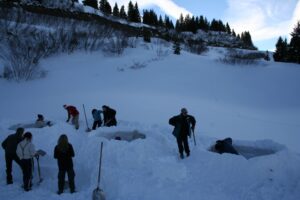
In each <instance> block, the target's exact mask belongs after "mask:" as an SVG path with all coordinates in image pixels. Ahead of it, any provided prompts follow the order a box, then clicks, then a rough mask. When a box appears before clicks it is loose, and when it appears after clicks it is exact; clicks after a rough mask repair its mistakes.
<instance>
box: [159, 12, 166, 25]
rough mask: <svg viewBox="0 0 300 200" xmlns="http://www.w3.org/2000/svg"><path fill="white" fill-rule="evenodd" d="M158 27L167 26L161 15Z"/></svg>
mask: <svg viewBox="0 0 300 200" xmlns="http://www.w3.org/2000/svg"><path fill="white" fill-rule="evenodd" d="M158 26H160V27H164V26H165V22H164V21H163V19H162V16H161V15H159V19H158Z"/></svg>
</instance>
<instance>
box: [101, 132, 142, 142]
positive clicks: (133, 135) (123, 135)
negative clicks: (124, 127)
mask: <svg viewBox="0 0 300 200" xmlns="http://www.w3.org/2000/svg"><path fill="white" fill-rule="evenodd" d="M102 136H103V137H105V138H107V139H109V140H112V139H113V140H125V141H128V142H131V141H133V140H137V139H145V138H146V135H145V134H143V133H140V132H138V131H137V130H134V131H116V132H110V133H105V134H103V135H102Z"/></svg>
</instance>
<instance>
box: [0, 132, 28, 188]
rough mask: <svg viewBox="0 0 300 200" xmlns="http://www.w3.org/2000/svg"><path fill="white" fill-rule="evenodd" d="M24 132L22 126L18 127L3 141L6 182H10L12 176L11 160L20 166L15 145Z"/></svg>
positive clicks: (20, 139)
mask: <svg viewBox="0 0 300 200" xmlns="http://www.w3.org/2000/svg"><path fill="white" fill-rule="evenodd" d="M23 133H24V129H23V128H18V129H17V131H16V133H14V134H11V135H9V136H8V137H7V138H6V139H5V140H4V141H3V142H2V148H3V149H4V150H5V161H6V183H7V184H12V183H13V177H12V162H13V161H15V162H16V163H17V164H18V165H19V166H20V168H22V166H21V161H20V159H19V157H18V156H17V153H16V151H17V146H18V144H19V143H20V142H21V141H22V139H23V138H22V136H23Z"/></svg>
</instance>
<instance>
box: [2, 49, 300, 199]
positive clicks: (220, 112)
mask: <svg viewBox="0 0 300 200" xmlns="http://www.w3.org/2000/svg"><path fill="white" fill-rule="evenodd" d="M146 47H147V46H145V45H143V46H140V47H138V48H137V49H127V50H126V51H125V54H124V55H123V56H121V57H105V56H103V54H102V53H101V52H95V53H82V52H77V53H74V54H72V55H60V56H55V57H52V58H49V59H47V60H44V61H43V62H42V67H43V68H45V69H46V70H48V74H47V78H45V79H40V80H34V81H30V82H25V83H21V84H20V83H12V82H7V81H4V80H0V82H1V84H0V93H1V94H2V95H1V104H0V110H1V113H0V132H1V134H0V140H1V141H3V140H4V139H5V138H6V136H7V135H8V134H11V133H12V131H8V128H9V127H10V126H11V125H14V124H17V123H23V122H24V123H25V122H32V121H33V120H34V119H35V117H36V114H38V113H41V114H43V115H44V116H45V118H46V119H47V120H51V121H53V122H54V123H55V125H54V126H52V127H46V128H43V129H28V131H31V132H32V133H33V136H34V139H33V143H34V144H35V146H36V149H44V150H45V151H46V152H47V155H46V156H45V157H43V158H41V159H40V162H41V168H42V176H43V177H44V181H43V182H42V184H41V185H40V186H34V188H33V191H31V192H29V193H24V192H23V191H22V189H21V188H20V185H21V183H22V175H21V171H20V169H19V168H18V166H16V165H15V164H14V169H13V176H14V184H13V185H10V186H6V185H5V163H4V162H1V165H0V167H1V171H0V198H1V199H5V200H6V199H12V198H13V199H16V200H17V199H31V200H35V199H39V200H43V199H70V198H72V199H90V198H91V195H92V191H93V189H95V188H96V185H97V176H98V162H99V151H100V143H101V141H103V142H104V151H103V153H104V154H103V156H104V157H103V167H102V170H103V171H102V180H101V188H102V189H103V190H104V192H105V194H106V197H107V199H108V200H140V199H143V200H148V199H158V200H160V199H161V200H168V199H170V200H171V199H172V200H173V199H179V200H181V199H182V200H185V199H189V200H197V199H199V198H203V199H205V200H209V199H212V200H214V199H215V200H217V199H230V200H235V199H236V200H240V199H246V200H252V199H253V200H269V199H272V200H277V199H278V200H282V199H284V200H295V199H297V198H298V197H300V183H299V180H300V173H299V168H300V157H299V152H300V150H299V145H298V141H299V140H300V135H299V131H300V125H299V120H298V119H299V116H300V115H299V113H300V103H299V102H300V94H299V93H298V92H297V91H299V89H300V88H299V87H300V79H299V78H298V77H299V75H300V69H299V67H297V65H293V64H280V63H279V64H278V63H273V62H270V63H266V62H263V61H262V62H261V65H259V66H246V67H245V66H227V65H223V64H222V63H219V62H216V61H215V59H216V58H217V57H218V56H221V54H219V53H218V52H219V51H218V49H212V50H211V51H210V52H208V53H207V55H206V56H196V55H192V54H189V53H187V52H184V51H183V52H182V55H181V56H175V55H172V54H169V55H168V56H166V57H163V58H160V59H158V58H157V55H156V50H155V47H153V48H151V46H150V47H147V48H146ZM164 49H165V50H168V49H169V48H168V47H164ZM137 64H141V66H145V67H144V68H141V69H135V70H133V69H131V67H132V66H136V65H137ZM82 103H85V107H86V110H87V116H88V121H89V125H90V126H91V123H92V118H91V113H90V111H91V109H92V108H99V109H100V108H101V106H102V105H103V104H107V105H109V106H111V107H112V108H115V109H116V110H117V119H118V121H119V122H120V123H119V124H118V127H114V128H100V129H97V130H96V131H93V132H91V133H89V134H87V133H86V132H85V128H86V127H85V121H84V114H83V110H82ZM63 104H71V105H75V106H76V107H77V108H78V109H79V112H80V129H79V130H78V131H76V130H75V129H74V127H72V126H71V125H70V124H67V123H65V120H66V117H67V116H66V111H65V110H64V109H63V108H62V105H63ZM181 107H187V109H188V110H189V113H190V114H192V115H194V116H195V118H196V120H197V125H196V139H197V146H194V145H193V143H192V141H190V147H191V156H190V157H189V158H186V159H184V160H180V159H179V158H178V152H177V145H176V141H175V138H174V137H173V136H172V134H171V131H172V127H170V126H169V125H168V119H169V118H170V117H171V116H173V115H176V114H179V110H180V108H181ZM125 120H126V121H125ZM134 130H137V131H138V132H140V133H143V134H145V135H146V139H138V140H134V141H132V142H127V141H116V140H108V139H106V138H105V137H103V136H104V135H105V134H110V133H114V132H118V131H134ZM63 133H65V134H67V135H68V137H69V140H70V143H72V144H73V147H74V150H75V158H74V169H75V172H76V177H75V181H76V186H77V190H78V192H77V193H75V194H73V195H71V194H69V193H68V191H66V193H64V194H63V195H61V196H58V195H56V193H55V192H56V190H57V173H58V169H57V164H56V160H54V159H53V150H54V147H55V145H56V143H57V139H58V137H59V136H60V135H61V134H63ZM225 137H232V138H233V142H234V144H235V145H239V146H247V147H251V148H254V149H255V148H261V149H268V150H271V151H273V152H274V154H271V155H268V156H260V157H255V158H252V159H249V160H247V159H246V158H244V157H243V156H236V155H230V154H223V155H219V154H215V153H213V152H210V151H208V149H209V148H210V147H211V145H213V144H214V142H215V140H216V139H223V138H225ZM0 157H1V158H3V160H4V152H3V151H0ZM36 173H37V172H36V171H35V181H37V175H36Z"/></svg>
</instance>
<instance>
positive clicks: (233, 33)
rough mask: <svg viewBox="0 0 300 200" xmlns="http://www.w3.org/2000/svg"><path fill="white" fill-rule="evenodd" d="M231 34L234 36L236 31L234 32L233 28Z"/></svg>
mask: <svg viewBox="0 0 300 200" xmlns="http://www.w3.org/2000/svg"><path fill="white" fill-rule="evenodd" d="M231 34H232V36H233V37H236V33H235V31H234V29H232V32H231Z"/></svg>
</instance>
